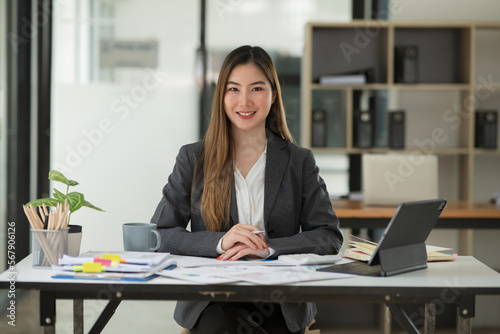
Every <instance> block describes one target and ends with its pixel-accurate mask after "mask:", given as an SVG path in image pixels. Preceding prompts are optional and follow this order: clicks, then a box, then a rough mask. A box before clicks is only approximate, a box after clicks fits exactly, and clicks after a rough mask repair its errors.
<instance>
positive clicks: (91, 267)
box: [82, 262, 102, 273]
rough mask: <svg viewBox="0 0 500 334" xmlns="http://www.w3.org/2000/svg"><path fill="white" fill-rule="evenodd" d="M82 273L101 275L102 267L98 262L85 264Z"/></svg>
mask: <svg viewBox="0 0 500 334" xmlns="http://www.w3.org/2000/svg"><path fill="white" fill-rule="evenodd" d="M82 271H83V272H84V273H100V272H101V271H102V266H101V264H100V263H96V262H85V263H84V264H83V270H82Z"/></svg>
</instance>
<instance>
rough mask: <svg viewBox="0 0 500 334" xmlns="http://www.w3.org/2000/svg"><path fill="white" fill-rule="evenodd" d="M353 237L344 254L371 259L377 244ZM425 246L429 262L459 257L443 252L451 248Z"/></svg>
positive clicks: (356, 258)
mask: <svg viewBox="0 0 500 334" xmlns="http://www.w3.org/2000/svg"><path fill="white" fill-rule="evenodd" d="M352 238H353V240H351V241H349V248H347V249H346V250H345V251H344V254H343V256H344V257H348V258H350V259H354V260H359V261H369V260H370V258H371V257H372V254H373V252H375V249H376V248H377V244H376V243H375V242H372V241H369V240H365V239H363V238H359V237H355V236H352ZM425 247H426V250H427V261H428V262H434V261H453V260H455V259H456V258H457V254H446V253H442V252H443V251H446V250H450V248H446V247H437V246H430V245H426V246H425Z"/></svg>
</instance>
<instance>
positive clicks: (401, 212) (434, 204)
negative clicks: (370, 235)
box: [317, 198, 446, 276]
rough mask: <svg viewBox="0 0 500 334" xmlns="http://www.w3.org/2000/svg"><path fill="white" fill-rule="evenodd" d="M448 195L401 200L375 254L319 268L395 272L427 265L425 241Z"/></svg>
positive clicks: (373, 273) (374, 273) (371, 273)
mask: <svg viewBox="0 0 500 334" xmlns="http://www.w3.org/2000/svg"><path fill="white" fill-rule="evenodd" d="M445 205H446V199H443V198H441V199H432V200H425V201H413V202H405V203H401V204H400V205H399V206H398V208H397V209H396V212H395V213H394V215H393V216H392V218H391V220H390V222H389V224H388V225H387V227H386V229H385V231H384V233H383V235H382V237H381V238H380V241H379V243H378V246H377V248H376V249H375V251H374V252H373V255H372V257H371V258H370V260H369V261H368V263H366V262H361V261H355V262H350V263H345V264H339V265H332V266H328V267H324V268H321V269H317V270H318V271H328V272H336V273H349V274H358V275H368V276H392V275H397V274H401V273H405V272H409V271H415V270H419V269H424V268H427V251H426V248H425V241H426V240H427V237H428V236H429V234H430V233H431V231H432V229H433V228H434V226H435V225H436V222H437V220H438V218H439V215H440V214H441V212H442V211H443V209H444V207H445Z"/></svg>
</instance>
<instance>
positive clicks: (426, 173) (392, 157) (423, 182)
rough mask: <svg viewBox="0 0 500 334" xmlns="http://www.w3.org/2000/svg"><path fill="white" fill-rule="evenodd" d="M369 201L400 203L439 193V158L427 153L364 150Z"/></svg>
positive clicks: (363, 178)
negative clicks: (370, 151)
mask: <svg viewBox="0 0 500 334" xmlns="http://www.w3.org/2000/svg"><path fill="white" fill-rule="evenodd" d="M362 174H363V177H362V183H363V184H362V185H363V195H364V202H365V204H371V205H398V204H399V203H402V202H410V201H420V200H426V199H433V198H437V197H438V159H437V156H435V155H424V154H364V155H363V158H362Z"/></svg>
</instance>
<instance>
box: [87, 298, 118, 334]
mask: <svg viewBox="0 0 500 334" xmlns="http://www.w3.org/2000/svg"><path fill="white" fill-rule="evenodd" d="M121 301H122V300H121V299H118V298H116V299H111V300H110V301H109V302H108V304H107V305H106V307H105V308H104V310H103V311H102V313H101V315H100V316H99V318H98V319H97V321H96V322H95V324H94V326H93V327H92V329H91V330H90V332H89V334H95V333H100V332H101V331H102V330H103V329H104V327H105V326H106V324H107V323H108V321H109V319H111V317H112V316H113V314H115V311H116V308H117V307H118V305H120V303H121Z"/></svg>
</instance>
